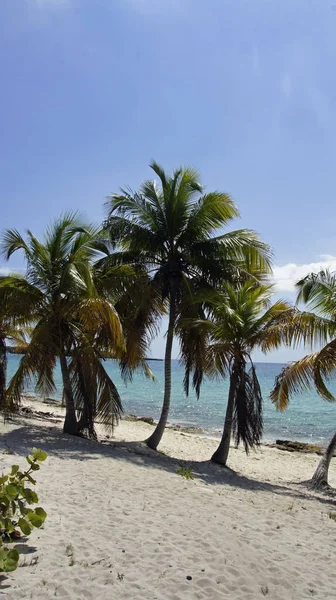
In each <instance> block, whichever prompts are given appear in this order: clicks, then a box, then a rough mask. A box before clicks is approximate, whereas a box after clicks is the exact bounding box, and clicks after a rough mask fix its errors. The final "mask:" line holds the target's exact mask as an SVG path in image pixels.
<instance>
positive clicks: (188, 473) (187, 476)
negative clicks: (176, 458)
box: [175, 467, 194, 479]
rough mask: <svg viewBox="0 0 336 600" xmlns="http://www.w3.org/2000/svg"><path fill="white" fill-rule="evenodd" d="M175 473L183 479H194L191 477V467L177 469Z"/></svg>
mask: <svg viewBox="0 0 336 600" xmlns="http://www.w3.org/2000/svg"><path fill="white" fill-rule="evenodd" d="M175 473H177V475H181V477H184V478H185V479H194V478H193V476H192V468H191V467H178V469H176V471H175Z"/></svg>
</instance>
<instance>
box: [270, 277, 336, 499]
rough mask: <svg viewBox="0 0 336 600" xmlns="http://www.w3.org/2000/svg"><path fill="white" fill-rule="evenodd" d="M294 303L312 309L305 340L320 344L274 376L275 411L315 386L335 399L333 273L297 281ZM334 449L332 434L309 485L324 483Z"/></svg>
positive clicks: (324, 395) (325, 396)
mask: <svg viewBox="0 0 336 600" xmlns="http://www.w3.org/2000/svg"><path fill="white" fill-rule="evenodd" d="M297 289H298V296H297V302H298V303H300V302H303V303H304V304H306V305H307V308H308V309H309V310H310V311H312V312H310V313H309V312H308V313H306V315H307V317H306V318H307V321H308V320H310V322H311V323H312V324H314V326H312V328H311V330H310V332H309V335H307V337H306V340H305V341H306V343H309V344H310V345H311V346H313V345H314V344H318V345H319V346H323V347H322V349H321V350H319V351H317V352H313V353H311V354H308V355H306V356H304V357H303V358H302V359H300V360H298V361H295V362H292V363H290V364H289V365H287V366H286V367H285V368H284V369H283V370H282V372H281V373H280V375H279V376H278V377H277V378H276V380H275V384H274V387H273V390H272V392H271V399H272V401H273V402H274V404H275V406H276V408H277V409H278V410H284V409H286V408H287V407H288V404H289V399H290V397H291V396H293V395H294V394H297V393H302V392H305V391H307V390H310V389H312V387H314V386H315V388H316V390H317V392H318V394H319V395H320V396H321V398H322V399H324V400H327V401H329V402H333V401H334V400H336V398H335V397H334V396H333V395H332V393H331V392H330V390H329V389H328V387H327V385H326V381H328V379H330V378H331V377H334V376H335V369H336V273H330V272H329V271H323V270H322V271H320V272H319V273H311V274H309V275H307V277H305V278H304V279H302V280H300V281H299V282H298V283H297ZM335 449H336V433H335V435H334V436H333V437H332V439H331V441H330V443H329V445H328V447H327V449H326V451H325V453H324V455H323V457H322V458H321V461H320V463H319V465H318V467H317V469H316V471H315V473H314V475H313V477H312V480H311V483H312V485H313V487H316V488H323V487H327V486H328V470H329V466H330V461H331V458H332V456H333V454H334V451H335Z"/></svg>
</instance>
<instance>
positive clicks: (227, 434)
mask: <svg viewBox="0 0 336 600" xmlns="http://www.w3.org/2000/svg"><path fill="white" fill-rule="evenodd" d="M236 384H237V375H236V372H235V368H234V367H233V369H232V373H231V376H230V388H229V397H228V403H227V407H226V414H225V421H224V429H223V435H222V439H221V441H220V444H219V446H218V448H217V450H216V452H215V453H214V454H213V455H212V457H211V460H212V462H215V463H218V464H219V465H223V466H224V467H225V465H226V461H227V459H228V456H229V450H230V441H231V432H232V423H233V409H234V398H235V390H236Z"/></svg>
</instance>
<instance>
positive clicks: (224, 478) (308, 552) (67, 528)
mask: <svg viewBox="0 0 336 600" xmlns="http://www.w3.org/2000/svg"><path fill="white" fill-rule="evenodd" d="M31 405H32V404H31ZM34 408H36V403H34ZM38 409H39V410H42V411H50V412H53V413H54V414H55V415H56V416H55V417H53V418H52V417H49V418H36V416H30V417H21V416H20V417H18V418H17V419H15V421H12V422H11V423H9V424H7V425H3V424H1V448H0V450H1V453H0V462H1V469H3V470H5V469H6V468H8V467H9V466H10V465H11V464H12V463H19V464H20V465H23V464H24V462H25V461H24V456H25V455H26V454H27V453H28V452H29V451H30V449H31V448H32V447H33V446H36V447H40V448H42V449H44V450H46V451H47V452H48V455H49V457H48V460H47V461H46V462H45V463H43V465H42V468H41V471H39V472H38V473H37V476H36V478H37V488H36V491H37V492H38V494H39V504H40V505H41V506H42V507H44V508H45V510H46V511H47V512H48V518H47V521H46V523H45V527H44V529H43V530H34V531H33V533H32V535H31V536H30V538H29V540H27V541H26V542H24V541H22V543H21V547H22V548H23V549H24V551H25V556H24V558H21V561H20V563H21V565H22V566H21V567H20V568H19V569H18V570H17V571H16V572H14V573H13V574H9V575H8V577H7V578H5V579H3V580H2V583H1V588H0V589H1V593H2V594H3V597H4V598H8V599H12V600H14V599H15V600H20V599H23V598H24V599H26V598H27V599H28V598H29V599H32V600H45V599H49V598H69V599H72V600H74V599H78V600H79V599H87V600H93V599H99V600H111V599H116V600H117V599H136V600H155V599H157V600H182V599H183V600H187V599H205V598H206V599H210V600H212V599H216V598H230V599H232V600H239V599H241V600H255V599H263V598H264V597H266V598H267V599H272V600H284V599H286V600H287V599H293V600H294V599H295V600H296V599H300V598H315V599H320V598H321V599H322V598H336V577H335V575H334V572H335V569H334V565H335V544H336V522H335V521H334V520H333V519H332V518H330V516H329V514H330V513H331V514H333V513H334V512H335V514H336V503H335V500H333V499H332V498H330V497H328V496H324V495H317V494H313V493H311V492H308V491H307V490H306V489H305V488H303V487H302V486H299V485H297V484H295V482H299V481H300V480H302V479H307V478H308V477H310V476H311V475H312V472H313V470H314V467H315V465H316V464H317V461H318V459H319V458H318V457H317V456H316V455H303V454H298V453H296V452H294V453H287V452H282V451H280V450H277V449H274V448H269V447H262V448H261V450H260V451H258V452H256V453H252V454H251V455H250V456H249V457H246V456H245V454H244V453H243V451H242V450H235V449H232V451H231V457H230V467H231V468H232V469H234V470H235V472H234V471H231V470H229V469H222V468H221V467H219V466H217V465H211V464H209V463H208V462H207V459H209V457H210V455H211V452H213V450H214V449H215V447H216V441H214V440H211V439H206V438H202V437H198V436H196V435H190V434H186V433H182V432H176V431H172V430H167V432H166V434H165V437H164V440H163V443H162V446H161V450H162V451H163V452H164V453H165V454H162V453H155V452H152V451H150V450H148V449H147V448H145V447H144V446H142V445H141V444H139V443H138V442H137V441H136V440H142V439H144V438H145V437H146V436H147V435H148V434H149V432H150V431H151V430H152V429H151V426H150V425H147V424H145V423H142V422H140V423H139V422H137V423H134V422H128V421H123V422H122V423H121V425H120V426H119V427H118V428H117V429H116V431H115V435H114V438H113V439H112V440H106V441H105V442H104V443H101V444H99V443H96V442H90V441H87V440H84V439H77V438H72V437H70V436H63V435H62V434H61V419H60V415H59V413H60V411H59V410H56V408H54V407H50V406H49V407H46V406H45V405H44V406H43V405H42V404H40V405H39V406H38ZM57 414H58V415H59V416H58V417H57ZM130 440H133V441H130ZM11 452H13V453H14V454H9V453H11ZM183 461H186V463H183ZM334 463H336V460H335V459H334ZM181 464H183V465H184V466H186V467H191V468H192V473H193V477H194V479H193V480H186V479H184V478H183V477H181V475H178V474H176V469H177V468H178V467H179V466H180V465H181ZM330 482H331V483H332V484H333V485H335V486H336V464H333V465H332V469H331V477H330Z"/></svg>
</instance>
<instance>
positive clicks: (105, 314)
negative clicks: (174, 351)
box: [0, 213, 125, 435]
mask: <svg viewBox="0 0 336 600" xmlns="http://www.w3.org/2000/svg"><path fill="white" fill-rule="evenodd" d="M97 247H99V249H102V244H99V243H98V242H97V230H96V229H95V228H94V227H92V226H90V225H87V224H85V223H83V221H82V220H81V218H80V217H78V215H76V214H73V213H69V214H65V215H64V216H62V217H61V218H60V219H59V220H58V221H56V222H55V223H53V225H52V226H51V227H50V228H49V229H48V230H47V232H46V234H45V239H44V241H43V242H41V241H39V240H38V239H37V238H36V237H35V236H34V235H33V234H32V233H31V232H30V231H28V232H27V239H26V240H25V239H24V238H23V237H22V236H21V235H20V234H19V232H18V231H16V230H7V231H6V232H5V233H4V235H3V240H2V249H3V252H4V254H5V256H6V258H9V257H10V256H11V255H12V254H13V253H14V252H17V251H20V250H21V251H22V252H23V254H24V257H25V260H26V263H27V270H26V274H25V276H24V277H23V276H16V275H11V276H7V277H3V278H2V281H1V283H0V289H1V290H2V293H4V292H6V293H7V295H8V296H10V297H11V300H12V302H14V303H16V304H18V303H20V302H21V304H22V301H24V303H25V306H26V312H27V313H29V312H30V314H31V319H32V320H33V328H32V332H31V336H30V342H29V345H28V347H27V349H26V353H25V354H24V356H23V358H22V359H21V362H20V365H19V367H18V370H17V372H16V373H15V375H14V376H13V378H12V380H11V382H10V384H9V387H8V390H7V401H8V403H11V404H12V405H13V404H18V403H19V402H20V394H21V392H22V390H23V388H24V385H25V382H26V381H27V380H29V379H31V378H32V377H36V389H37V390H38V391H42V390H43V391H44V392H45V391H47V393H52V392H53V391H54V390H55V383H54V376H53V374H54V368H55V364H56V360H57V359H59V361H60V366H61V372H62V380H63V390H64V392H63V394H64V399H65V407H66V416H65V421H64V428H63V431H64V432H65V433H70V434H79V433H80V432H82V431H88V433H89V434H90V435H95V434H94V427H93V421H94V418H98V417H99V419H100V421H101V422H102V423H103V424H105V425H106V426H107V425H110V426H113V424H114V423H115V422H116V421H117V420H118V418H119V415H120V412H121V410H122V407H121V401H120V397H119V394H118V391H117V389H116V387H115V385H114V384H113V381H112V380H111V378H110V377H109V376H108V374H107V373H106V371H105V369H104V366H103V364H102V361H101V358H102V355H103V353H106V354H107V355H109V356H115V357H117V358H118V357H124V353H125V341H124V335H123V330H122V324H121V321H120V318H119V315H118V313H117V310H116V308H115V306H114V300H115V299H114V298H112V296H111V293H110V290H109V287H110V286H111V279H112V281H113V276H111V270H110V273H109V276H108V274H107V273H106V272H105V273H104V274H103V275H102V276H101V277H99V276H98V275H99V270H97V272H95V270H94V269H93V268H92V265H91V263H92V260H93V259H94V258H95V257H96V256H97ZM115 279H119V280H120V277H119V275H118V277H117V276H115ZM119 287H121V284H119ZM116 299H118V295H117V298H116ZM76 411H77V415H78V417H79V418H78V419H77V415H76Z"/></svg>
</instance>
